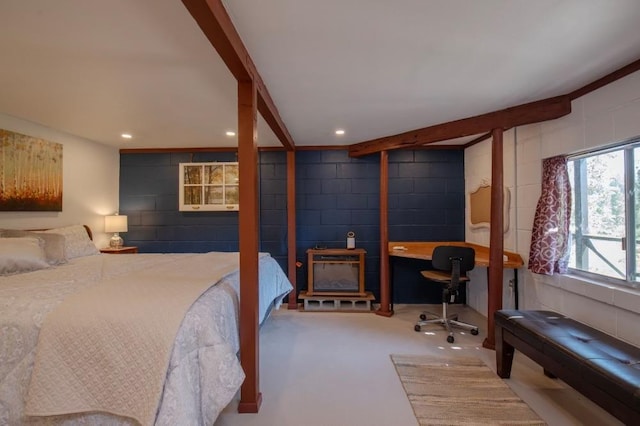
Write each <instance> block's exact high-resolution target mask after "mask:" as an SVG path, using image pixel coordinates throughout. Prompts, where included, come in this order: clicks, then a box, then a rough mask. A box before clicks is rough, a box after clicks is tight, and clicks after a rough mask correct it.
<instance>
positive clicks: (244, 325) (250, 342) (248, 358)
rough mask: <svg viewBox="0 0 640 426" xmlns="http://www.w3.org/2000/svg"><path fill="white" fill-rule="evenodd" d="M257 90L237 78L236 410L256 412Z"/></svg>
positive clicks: (257, 400)
mask: <svg viewBox="0 0 640 426" xmlns="http://www.w3.org/2000/svg"><path fill="white" fill-rule="evenodd" d="M257 119H258V109H257V92H256V86H255V84H254V82H253V81H252V80H250V81H238V168H239V175H240V194H239V195H240V208H239V212H238V218H239V222H240V227H239V228H240V230H239V239H240V361H241V362H242V368H243V369H244V373H245V376H246V378H245V380H244V382H243V383H242V387H241V388H240V402H239V404H238V411H239V412H240V413H257V412H258V410H259V409H260V404H261V403H262V394H261V393H260V383H259V376H260V374H259V366H260V351H259V339H258V330H259V329H258V305H259V303H258V301H259V292H258V251H259V244H258V242H259V233H260V229H259V226H258V225H259V224H258V218H259V217H260V216H259V211H258V205H259V203H258V188H259V186H258V145H257Z"/></svg>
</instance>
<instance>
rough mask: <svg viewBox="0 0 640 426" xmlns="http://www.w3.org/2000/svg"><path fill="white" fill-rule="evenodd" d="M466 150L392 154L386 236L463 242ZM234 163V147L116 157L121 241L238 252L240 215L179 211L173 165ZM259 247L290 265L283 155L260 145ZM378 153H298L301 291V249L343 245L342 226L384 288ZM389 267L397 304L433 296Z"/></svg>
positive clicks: (411, 267)
mask: <svg viewBox="0 0 640 426" xmlns="http://www.w3.org/2000/svg"><path fill="white" fill-rule="evenodd" d="M463 157H464V156H463V152H462V151H447V150H416V151H392V152H390V154H389V238H390V240H396V241H438V240H454V241H455V240H464V158H463ZM204 161H236V155H235V153H233V152H206V153H205V152H193V153H183V152H180V153H157V154H156V153H148V154H134V153H132V154H122V155H121V160H120V213H121V214H127V215H128V216H129V232H127V233H125V234H123V238H124V239H125V243H127V244H131V245H137V246H138V247H139V248H140V251H141V252H143V253H144V252H147V253H159V252H206V251H212V250H220V251H236V250H238V234H237V226H238V215H237V212H179V211H178V164H179V163H181V162H204ZM259 161H260V191H259V193H260V249H261V250H262V251H267V252H269V253H271V255H272V256H274V257H275V258H276V259H277V260H278V262H279V263H280V265H281V266H282V267H283V268H284V269H285V270H286V266H287V238H288V230H287V194H286V172H287V165H286V153H285V152H283V151H262V152H260V156H259ZM379 207H380V157H379V156H378V155H370V156H366V157H364V158H350V157H349V155H348V151H347V150H345V149H337V150H336V149H318V150H300V151H298V152H297V153H296V227H297V229H296V240H297V242H296V258H297V260H299V261H300V262H302V264H303V265H302V267H301V268H298V269H297V274H298V275H297V277H296V280H297V283H298V288H299V289H301V290H303V289H305V288H306V281H307V269H306V263H307V254H306V250H307V249H309V248H312V247H314V246H316V245H321V246H325V247H331V248H342V247H346V235H347V232H349V231H352V232H355V234H356V246H357V247H360V248H364V249H365V250H367V256H366V264H365V275H366V278H365V280H366V281H365V287H366V289H367V290H368V291H371V292H372V293H373V294H374V295H375V296H376V297H379V289H380V209H379ZM424 266H425V265H419V264H415V263H411V262H410V263H409V264H403V263H401V264H400V265H399V266H398V267H397V268H395V271H396V273H395V274H394V275H395V282H396V283H397V285H396V286H395V287H396V292H395V301H396V302H397V303H424V302H425V301H433V302H434V303H439V301H440V296H439V294H440V292H439V288H438V287H437V286H435V287H434V286H425V282H424V281H423V279H422V277H421V276H420V274H419V269H420V268H421V267H424Z"/></svg>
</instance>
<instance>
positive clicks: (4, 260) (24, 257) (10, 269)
mask: <svg viewBox="0 0 640 426" xmlns="http://www.w3.org/2000/svg"><path fill="white" fill-rule="evenodd" d="M41 244H42V242H41V240H40V239H38V238H33V237H25V238H0V275H11V274H19V273H22V272H29V271H37V270H38V269H45V268H48V267H49V264H48V263H47V259H46V257H45V255H44V250H43V249H42V246H41Z"/></svg>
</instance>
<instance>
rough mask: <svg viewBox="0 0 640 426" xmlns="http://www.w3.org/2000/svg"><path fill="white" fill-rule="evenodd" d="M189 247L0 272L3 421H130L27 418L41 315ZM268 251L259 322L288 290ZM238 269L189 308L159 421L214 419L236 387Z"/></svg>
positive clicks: (115, 422) (117, 421)
mask: <svg viewBox="0 0 640 426" xmlns="http://www.w3.org/2000/svg"><path fill="white" fill-rule="evenodd" d="M184 256H197V255H193V254H172V255H168V254H163V255H159V254H140V255H97V256H88V257H83V258H78V259H74V260H73V261H71V262H70V263H69V264H66V265H62V266H58V267H56V268H54V269H49V270H42V271H37V272H32V273H27V274H21V275H15V276H11V277H1V278H0V425H5V424H8V425H14V424H34V425H41V424H69V425H72V424H113V425H124V424H135V422H134V421H133V420H130V419H127V418H122V417H116V416H111V415H108V414H100V413H95V414H79V415H69V416H59V417H48V418H35V417H34V418H25V417H24V415H23V410H24V402H25V398H26V394H27V390H28V386H29V380H30V377H31V370H32V368H33V363H34V359H35V349H36V344H37V340H38V332H39V329H40V327H41V325H42V322H43V320H44V318H45V317H46V315H47V314H48V313H49V312H51V311H52V310H53V309H55V307H56V306H57V305H58V304H59V303H60V302H61V301H62V300H63V299H64V298H65V297H66V296H68V295H70V294H73V293H75V292H77V291H79V290H81V289H83V288H85V287H86V286H91V285H95V284H96V283H97V282H100V281H101V280H105V279H112V278H115V277H118V276H120V275H122V274H126V273H128V272H131V271H136V270H140V269H142V268H153V267H154V266H155V265H158V264H164V263H166V262H170V261H171V260H172V259H175V258H177V257H184ZM291 288H292V287H291V284H290V283H289V281H288V280H287V278H286V276H285V275H284V273H283V271H282V269H281V268H280V266H279V265H278V264H277V262H275V260H274V259H272V258H271V257H270V256H263V257H261V259H260V307H259V313H260V321H261V322H262V321H263V320H264V318H265V316H266V315H267V313H268V310H269V308H270V306H272V303H273V302H275V304H276V306H279V304H280V302H281V300H282V297H284V295H286V294H287V293H288V292H289V291H290V290H291ZM238 294H239V283H238V273H237V272H235V273H232V274H230V275H228V276H226V277H225V278H224V279H222V280H221V281H220V282H219V283H218V284H217V285H215V286H213V287H211V288H210V289H209V290H207V291H206V292H205V293H204V294H203V296H202V297H200V298H199V299H198V300H197V301H196V303H194V305H193V306H192V307H191V309H190V310H189V311H188V313H187V315H186V317H185V319H184V321H183V323H182V325H181V327H180V330H179V331H178V335H177V337H176V342H175V345H174V348H173V352H172V355H171V360H170V365H169V370H168V373H167V378H166V382H165V387H164V391H163V396H162V402H161V405H160V408H159V411H158V415H157V419H156V424H158V425H165V424H166V425H176V424H212V423H213V421H214V420H215V418H216V417H217V416H218V414H219V412H220V411H221V410H222V408H224V406H225V405H226V404H228V402H229V401H230V400H231V399H232V398H233V396H234V395H235V393H236V392H237V390H238V388H239V386H240V384H241V383H242V380H243V379H244V374H243V372H242V370H241V368H240V364H239V362H238V358H237V356H236V353H237V351H238V349H239V339H238V309H237V307H238Z"/></svg>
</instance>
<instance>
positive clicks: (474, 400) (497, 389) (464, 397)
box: [391, 355, 546, 426]
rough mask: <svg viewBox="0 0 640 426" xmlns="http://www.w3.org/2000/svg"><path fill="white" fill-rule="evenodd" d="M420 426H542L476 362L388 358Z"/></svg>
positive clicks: (417, 356)
mask: <svg viewBox="0 0 640 426" xmlns="http://www.w3.org/2000/svg"><path fill="white" fill-rule="evenodd" d="M391 360H392V361H393V364H394V366H395V367H396V371H397V373H398V376H399V377H400V381H401V382H402V386H403V387H404V390H405V392H406V394H407V397H408V398H409V402H410V403H411V407H413V412H414V414H415V416H416V419H417V420H418V424H420V425H421V426H422V425H465V426H467V425H483V424H484V425H546V423H545V422H543V421H542V420H541V419H540V418H539V417H538V415H537V414H536V413H535V412H534V411H533V410H532V409H531V408H529V406H528V405H527V404H526V403H525V402H524V401H522V400H521V399H520V398H519V397H518V396H517V395H516V394H515V393H513V391H512V390H511V389H510V388H509V386H507V384H506V383H504V382H503V381H502V379H501V378H500V377H498V376H497V375H496V373H494V372H493V371H492V370H491V369H490V368H489V367H487V366H486V365H485V364H484V362H482V361H481V360H480V359H478V358H466V357H465V358H462V357H460V358H457V357H456V358H450V359H445V358H437V357H433V356H422V355H391Z"/></svg>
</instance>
